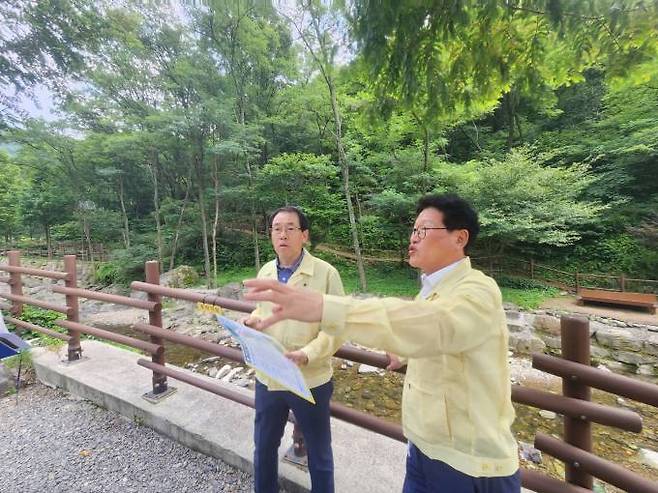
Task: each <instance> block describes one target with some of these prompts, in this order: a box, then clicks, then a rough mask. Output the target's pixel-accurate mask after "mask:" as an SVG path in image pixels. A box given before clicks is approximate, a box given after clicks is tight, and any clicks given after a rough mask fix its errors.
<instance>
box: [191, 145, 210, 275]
mask: <svg viewBox="0 0 658 493" xmlns="http://www.w3.org/2000/svg"><path fill="white" fill-rule="evenodd" d="M203 158H204V152H203V137H198V138H197V152H196V153H195V156H194V168H195V170H196V175H197V176H196V178H197V187H198V198H199V212H200V214H201V234H202V235H203V238H202V239H203V268H204V271H205V274H206V286H207V287H209V288H211V287H212V286H213V285H214V281H213V280H212V279H211V276H212V272H211V271H210V251H209V248H208V216H207V214H206V204H205V200H204V199H205V191H204V178H205V177H204V176H203V175H204V173H203V171H204V170H203Z"/></svg>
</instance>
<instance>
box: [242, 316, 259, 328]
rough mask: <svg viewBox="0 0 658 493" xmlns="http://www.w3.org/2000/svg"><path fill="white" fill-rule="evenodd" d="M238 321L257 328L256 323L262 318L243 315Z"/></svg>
mask: <svg viewBox="0 0 658 493" xmlns="http://www.w3.org/2000/svg"><path fill="white" fill-rule="evenodd" d="M238 322H239V323H241V324H242V325H246V326H247V327H251V328H252V329H256V328H257V327H256V325H257V324H258V322H260V318H258V317H253V316H251V315H247V316H246V317H242V318H241V319H240V320H238Z"/></svg>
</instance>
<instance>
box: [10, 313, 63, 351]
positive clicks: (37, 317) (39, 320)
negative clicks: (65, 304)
mask: <svg viewBox="0 0 658 493" xmlns="http://www.w3.org/2000/svg"><path fill="white" fill-rule="evenodd" d="M18 318H20V320H23V321H25V322H29V323H31V324H34V325H38V326H40V327H44V328H46V329H51V330H54V331H56V332H62V333H66V330H65V329H62V328H61V327H59V326H58V325H56V324H55V321H56V320H61V319H63V318H66V317H65V315H62V314H61V313H58V312H53V311H51V310H44V309H42V308H36V307H33V306H30V305H23V313H22V314H21V316H20V317H18ZM21 330H23V329H21ZM22 337H29V338H37V339H39V340H40V341H41V342H42V343H43V344H44V345H46V346H57V345H61V344H63V342H62V341H61V340H60V339H56V338H54V337H49V336H47V335H45V334H42V333H41V332H33V331H31V330H23V332H22Z"/></svg>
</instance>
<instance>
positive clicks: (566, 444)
mask: <svg viewBox="0 0 658 493" xmlns="http://www.w3.org/2000/svg"><path fill="white" fill-rule="evenodd" d="M75 263H76V258H75V256H72V255H69V256H66V257H65V258H64V265H65V269H64V272H54V271H47V270H40V269H32V268H27V267H22V266H21V265H20V254H19V252H17V251H11V252H8V264H7V265H0V271H4V272H7V273H9V276H8V277H0V282H5V283H7V284H9V286H10V293H0V297H4V298H5V299H7V300H9V301H11V304H10V305H0V307H1V308H3V309H8V310H10V312H11V316H7V317H5V320H6V321H7V322H8V323H9V324H13V325H14V326H15V327H16V328H17V329H19V330H25V329H27V330H33V331H36V332H41V333H44V334H46V335H49V336H53V337H57V338H59V339H62V340H64V341H66V342H67V344H68V359H69V361H75V360H79V359H80V358H81V356H82V351H83V348H82V346H81V343H80V334H81V333H85V334H90V335H93V336H95V337H98V338H101V339H107V340H109V341H114V342H118V343H121V344H125V345H127V346H130V347H133V348H137V349H139V350H141V351H144V352H145V353H147V354H150V355H151V359H150V360H147V359H139V360H138V364H139V365H141V366H143V367H145V368H148V369H150V370H151V371H152V372H153V378H152V388H151V389H150V390H149V392H147V393H146V394H144V397H145V398H146V399H148V400H150V401H158V400H161V399H164V398H167V397H168V396H169V395H171V391H170V390H171V389H170V387H169V385H168V380H167V378H168V377H169V378H173V379H176V380H180V381H184V382H186V383H188V384H190V385H193V386H196V387H198V388H201V389H203V390H206V391H209V392H212V393H215V394H217V395H219V396H221V397H223V398H226V399H230V400H233V401H235V402H239V403H241V404H243V405H246V406H249V407H253V406H254V402H253V398H251V397H249V396H245V395H244V394H242V393H239V392H235V391H232V390H231V389H228V388H226V387H224V386H221V385H217V384H213V383H209V382H208V381H207V380H204V379H201V378H198V377H195V376H193V375H190V374H189V373H185V372H182V371H180V370H179V369H176V368H175V367H170V366H167V365H166V352H165V349H164V341H165V340H167V341H170V342H173V343H175V344H180V345H184V346H187V347H191V348H196V349H200V350H202V351H204V352H207V353H210V354H214V355H217V356H221V357H224V358H227V359H229V360H232V361H238V362H243V358H242V353H241V351H238V350H236V349H232V348H228V347H225V346H223V345H221V344H215V343H211V342H208V341H204V340H201V339H197V338H194V337H191V336H187V335H182V334H178V333H176V332H173V331H170V330H166V329H164V328H163V326H162V304H161V298H162V297H167V298H172V299H178V300H184V301H188V302H192V303H198V302H201V303H205V304H207V305H214V306H218V307H222V308H226V309H230V310H235V311H240V312H245V313H248V312H251V311H252V310H253V309H254V306H253V305H252V304H250V303H246V302H243V301H237V300H233V299H227V298H222V297H219V296H215V295H207V294H202V293H196V292H194V291H191V290H186V289H176V288H169V287H165V286H161V285H160V284H159V270H158V263H157V262H155V261H151V262H147V263H146V268H145V272H146V282H139V281H136V282H133V283H132V284H131V287H132V289H133V290H134V291H139V292H144V293H147V296H148V299H147V300H141V299H135V298H131V297H126V296H120V295H115V294H109V293H102V292H97V291H91V290H87V289H80V288H78V286H77V277H76V265H75ZM22 275H30V276H38V277H45V278H50V279H56V280H58V281H64V284H65V285H64V286H61V285H58V286H52V291H53V292H55V293H59V294H62V295H64V296H65V304H64V305H59V304H56V303H47V304H46V303H44V302H43V301H40V300H36V299H34V298H31V297H28V296H24V295H23V292H22V277H21V276H22ZM79 298H86V299H93V300H97V301H101V302H106V303H113V304H119V305H125V306H130V307H133V308H140V309H144V310H147V311H148V314H149V323H148V324H144V323H137V324H135V328H136V329H137V330H138V331H141V332H143V333H144V334H146V335H148V336H149V339H150V340H149V341H148V342H147V341H143V340H140V339H136V338H133V337H128V336H125V335H120V334H116V333H113V332H111V331H108V330H101V329H98V328H95V327H91V326H89V325H86V324H83V323H80V321H79V316H78V314H79V310H78V299H79ZM26 304H27V305H33V306H37V307H41V308H47V309H53V308H57V310H56V311H58V312H60V313H65V314H66V316H67V318H66V320H60V321H57V322H55V323H56V324H57V325H59V326H60V327H62V328H63V329H66V331H67V333H60V332H57V331H53V330H52V329H49V328H45V327H40V326H38V325H35V324H32V323H28V322H24V321H22V320H20V318H19V317H20V315H21V311H22V307H23V305H26ZM561 326H562V327H561V331H562V333H561V335H562V348H563V349H562V351H563V352H562V358H556V357H553V356H547V355H544V354H535V355H533V367H535V368H537V369H539V370H542V371H545V372H547V373H551V374H553V375H557V376H559V377H561V378H562V381H563V392H562V395H557V394H553V393H549V392H544V391H540V390H535V389H529V388H525V387H522V386H518V385H515V386H513V387H512V400H513V401H515V402H517V403H521V404H525V405H529V406H533V407H537V408H540V409H546V410H550V411H554V412H557V413H560V414H562V415H563V416H564V432H563V439H562V440H558V439H555V438H552V437H549V436H546V435H543V434H541V433H539V434H537V435H536V437H535V447H536V448H537V449H539V450H541V451H543V452H544V453H546V454H549V455H551V456H553V457H556V458H557V459H559V460H561V461H562V462H564V463H565V471H566V477H565V480H566V481H561V480H558V479H555V478H551V477H548V476H545V475H543V474H540V473H537V472H535V471H531V470H527V469H522V471H521V478H522V483H523V485H524V486H525V487H527V488H529V489H531V490H533V491H536V492H538V493H554V492H573V493H576V492H581V493H582V492H584V491H590V490H591V489H592V483H593V477H597V478H599V479H601V480H603V481H606V482H608V483H610V484H612V485H614V486H616V487H618V488H621V489H623V490H626V491H633V492H638V493H645V492H646V493H649V492H650V493H656V492H658V484H657V483H656V482H653V481H649V480H648V479H646V478H643V477H642V476H640V475H638V474H635V473H633V472H631V471H628V470H626V469H624V468H622V467H621V466H619V465H617V464H615V463H613V462H611V461H608V460H605V459H603V458H599V457H597V456H595V455H594V454H593V453H592V433H591V423H599V424H602V425H606V426H613V427H617V428H620V429H622V430H626V431H629V432H635V433H638V432H640V431H641V430H642V419H641V417H640V416H639V415H638V414H637V413H635V412H633V411H630V410H622V409H618V408H613V407H609V406H605V405H600V404H596V403H593V402H591V401H590V394H591V388H592V387H594V388H598V389H602V390H605V391H608V392H612V393H614V394H616V395H618V396H623V397H627V398H630V399H634V400H636V401H639V402H643V403H646V404H650V405H652V406H656V407H658V386H657V385H651V384H648V383H644V382H640V381H637V380H634V379H632V378H629V377H625V376H620V375H615V374H612V373H609V372H604V371H602V370H598V369H596V368H593V367H591V366H590V364H589V361H590V357H589V356H590V355H589V349H590V342H589V340H590V339H589V322H588V320H587V319H585V318H577V317H563V318H562V321H561ZM336 356H337V357H340V358H344V359H347V360H351V361H354V362H357V363H366V364H369V365H372V366H377V367H379V368H386V366H387V365H388V363H389V360H388V357H387V356H386V355H384V354H379V353H372V352H367V351H363V350H360V349H357V348H355V347H352V346H349V345H346V346H343V347H342V348H341V349H339V350H338V352H337V353H336ZM79 364H84V362H81V363H79ZM397 371H399V372H400V373H404V371H405V368H402V369H400V370H397ZM330 407H331V414H332V416H334V417H335V418H337V419H341V420H344V421H347V422H349V423H352V424H355V425H358V426H361V427H363V428H366V429H369V430H372V431H374V432H376V433H379V434H382V435H385V436H388V437H390V438H393V439H395V440H399V441H403V442H405V441H406V438H405V437H404V435H403V433H402V428H401V426H400V425H398V424H395V423H391V422H389V421H385V420H382V419H379V418H376V417H374V416H372V415H369V414H367V413H363V412H360V411H357V410H354V409H351V408H349V407H347V406H344V405H342V404H339V403H337V402H332V403H331V405H330ZM293 436H296V437H300V436H301V434H300V432H299V431H298V430H297V431H296V433H295V434H294V435H293ZM295 449H296V450H303V447H295Z"/></svg>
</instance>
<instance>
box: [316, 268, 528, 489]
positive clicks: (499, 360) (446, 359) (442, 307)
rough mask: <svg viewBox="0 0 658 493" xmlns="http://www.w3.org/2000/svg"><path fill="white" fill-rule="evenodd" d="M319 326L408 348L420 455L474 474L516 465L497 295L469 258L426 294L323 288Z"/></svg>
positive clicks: (405, 415)
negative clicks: (349, 294) (373, 295)
mask: <svg viewBox="0 0 658 493" xmlns="http://www.w3.org/2000/svg"><path fill="white" fill-rule="evenodd" d="M321 326H322V330H323V331H326V332H327V333H328V334H332V335H335V336H339V337H342V338H344V339H346V340H352V341H355V342H358V343H359V344H363V345H365V346H370V347H378V348H381V349H385V350H387V351H390V352H393V353H396V354H399V355H401V356H406V357H409V361H408V367H407V375H406V378H405V381H404V390H403V396H402V424H403V428H404V433H405V436H406V437H407V438H408V439H409V440H410V441H411V442H412V443H413V444H414V445H416V446H417V447H418V448H419V449H420V450H421V451H422V452H423V453H424V454H425V455H427V456H428V457H431V458H433V459H438V460H441V461H443V462H445V463H447V464H449V465H450V466H452V467H453V468H455V469H457V470H458V471H461V472H463V473H465V474H468V475H470V476H474V477H492V476H508V475H511V474H514V472H516V470H517V469H518V467H519V464H518V456H517V445H516V440H515V439H514V436H513V435H512V432H511V430H510V427H511V425H512V422H513V421H514V416H515V413H514V408H513V407H512V401H511V387H510V376H509V363H508V359H507V339H508V333H507V324H506V319H505V313H504V311H503V307H502V297H501V294H500V290H499V289H498V286H497V285H496V282H495V281H494V280H493V279H491V278H489V277H487V276H485V275H484V274H482V273H481V272H480V271H477V270H474V269H472V268H471V264H470V260H469V259H468V258H467V259H465V260H464V261H463V262H462V263H461V264H460V265H459V266H458V267H457V268H456V269H455V270H454V271H452V272H450V273H449V274H448V275H447V276H446V277H445V278H444V279H443V280H442V281H441V282H440V283H439V284H438V285H437V286H436V287H435V288H434V290H433V291H432V292H431V293H430V295H429V297H428V298H427V299H426V300H422V299H416V300H414V301H403V300H399V299H396V298H382V299H370V300H362V301H355V300H352V299H350V298H345V297H336V296H325V297H324V308H323V317H322V325H321Z"/></svg>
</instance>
